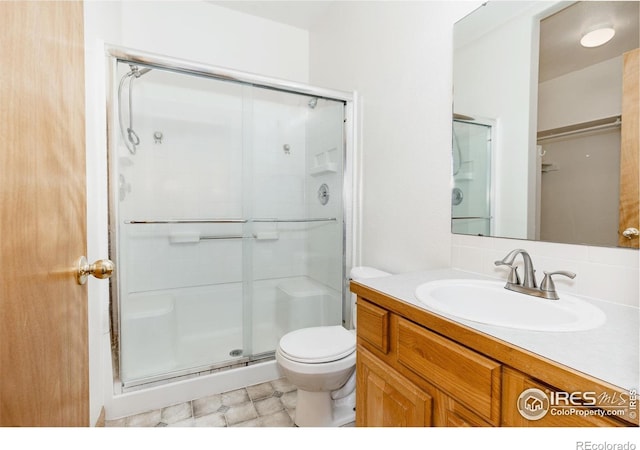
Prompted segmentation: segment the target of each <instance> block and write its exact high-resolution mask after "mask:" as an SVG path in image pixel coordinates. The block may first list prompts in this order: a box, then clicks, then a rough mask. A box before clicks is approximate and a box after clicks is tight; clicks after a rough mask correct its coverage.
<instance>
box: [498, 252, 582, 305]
mask: <svg viewBox="0 0 640 450" xmlns="http://www.w3.org/2000/svg"><path fill="white" fill-rule="evenodd" d="M518 255H522V260H523V261H524V278H523V279H522V282H520V276H519V275H518V267H517V266H516V265H515V264H514V262H515V259H516V257H517V256H518ZM495 265H496V266H507V267H509V268H510V269H511V271H510V272H509V276H508V277H507V284H506V285H505V287H504V288H505V289H509V290H511V291H514V292H520V293H521V294H527V295H533V296H535V297H541V298H546V299H548V300H558V299H559V298H560V297H558V293H557V292H556V285H555V283H554V282H553V278H552V276H553V275H563V276H565V277H569V278H575V276H576V274H575V273H573V272H568V271H564V270H560V271H556V272H546V271H545V272H544V278H543V279H542V283H540V288H538V285H537V283H536V274H535V270H534V268H533V261H531V256H529V253H527V251H526V250H524V249H521V248H517V249H515V250H513V251H511V252H509V254H507V256H505V257H504V258H502V259H501V260H499V261H495Z"/></svg>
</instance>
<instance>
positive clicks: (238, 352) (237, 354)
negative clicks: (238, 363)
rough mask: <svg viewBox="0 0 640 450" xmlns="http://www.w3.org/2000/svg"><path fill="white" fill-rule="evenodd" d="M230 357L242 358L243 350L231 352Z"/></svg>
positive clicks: (238, 349)
mask: <svg viewBox="0 0 640 450" xmlns="http://www.w3.org/2000/svg"><path fill="white" fill-rule="evenodd" d="M229 356H242V349H241V348H237V349H235V350H231V351H230V352H229Z"/></svg>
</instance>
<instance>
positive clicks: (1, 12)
mask: <svg viewBox="0 0 640 450" xmlns="http://www.w3.org/2000/svg"><path fill="white" fill-rule="evenodd" d="M0 36H1V37H2V46H1V47H0V64H1V66H2V70H1V71H0V170H1V176H0V207H1V209H2V214H0V258H1V259H0V266H1V269H2V270H1V271H0V317H1V320H2V326H0V371H1V374H0V425H1V426H87V425H89V378H88V375H89V373H88V349H87V339H88V338H87V334H88V330H87V289H86V286H80V285H78V284H77V283H76V281H75V278H74V267H73V266H74V262H75V260H76V259H77V258H78V257H79V256H81V255H83V254H85V250H86V241H87V239H86V212H85V210H86V195H85V170H86V169H85V130H84V42H83V6H82V2H79V1H72V2H65V1H60V2H53V1H52V2H45V1H42V2H26V1H25V2H23V1H16V2H5V1H2V2H0Z"/></svg>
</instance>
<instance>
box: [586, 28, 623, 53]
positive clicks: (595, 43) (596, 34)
mask: <svg viewBox="0 0 640 450" xmlns="http://www.w3.org/2000/svg"><path fill="white" fill-rule="evenodd" d="M615 34H616V30H614V29H613V28H612V27H601V28H598V29H596V30H593V31H590V32H588V33H587V34H585V35H584V36H582V39H580V45H582V46H583V47H587V48H592V47H600V46H601V45H604V44H606V43H607V42H609V41H610V40H611V39H613V36H615Z"/></svg>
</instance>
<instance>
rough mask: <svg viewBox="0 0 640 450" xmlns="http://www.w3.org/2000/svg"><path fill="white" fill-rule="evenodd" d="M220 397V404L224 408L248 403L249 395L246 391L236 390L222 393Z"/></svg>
mask: <svg viewBox="0 0 640 450" xmlns="http://www.w3.org/2000/svg"><path fill="white" fill-rule="evenodd" d="M221 395H222V404H223V405H225V406H233V405H239V404H241V403H246V402H248V401H250V399H249V394H247V390H246V389H244V388H243V389H237V390H235V391H229V392H224V393H223V394H221Z"/></svg>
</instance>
